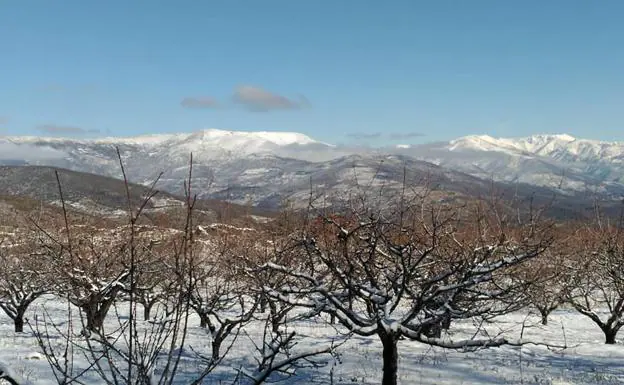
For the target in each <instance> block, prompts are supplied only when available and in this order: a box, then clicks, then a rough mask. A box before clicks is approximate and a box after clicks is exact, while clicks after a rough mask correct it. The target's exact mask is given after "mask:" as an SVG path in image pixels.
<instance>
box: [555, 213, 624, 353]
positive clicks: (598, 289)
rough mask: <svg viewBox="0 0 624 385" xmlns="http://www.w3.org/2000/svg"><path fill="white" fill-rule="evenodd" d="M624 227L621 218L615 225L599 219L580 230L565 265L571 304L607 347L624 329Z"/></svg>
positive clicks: (606, 219) (605, 219)
mask: <svg viewBox="0 0 624 385" xmlns="http://www.w3.org/2000/svg"><path fill="white" fill-rule="evenodd" d="M622 224H623V222H622V218H620V219H619V220H616V221H615V223H614V222H613V221H612V220H609V218H603V217H602V216H601V215H597V218H596V221H595V222H594V223H592V224H589V225H585V226H581V228H580V229H579V231H578V232H577V234H576V236H575V238H574V246H575V250H573V252H571V253H570V255H569V256H568V259H567V261H566V264H565V267H566V269H567V271H568V274H569V275H570V276H571V282H570V288H571V290H570V291H569V294H568V296H567V300H568V302H569V303H570V304H571V305H572V306H573V307H574V308H575V309H576V310H577V311H578V312H580V313H581V314H583V315H584V316H586V317H588V318H589V319H591V320H592V321H593V322H594V323H595V324H596V325H598V327H599V328H600V330H602V332H603V333H604V335H605V343H607V344H614V343H615V342H616V336H617V333H618V331H619V330H620V329H621V328H622V326H624V264H623V263H622V261H624V234H623V232H622V230H623V227H622Z"/></svg>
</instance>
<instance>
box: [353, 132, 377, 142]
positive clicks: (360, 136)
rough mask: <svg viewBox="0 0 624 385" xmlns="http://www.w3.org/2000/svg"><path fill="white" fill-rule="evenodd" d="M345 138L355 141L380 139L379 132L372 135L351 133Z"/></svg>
mask: <svg viewBox="0 0 624 385" xmlns="http://www.w3.org/2000/svg"><path fill="white" fill-rule="evenodd" d="M347 137H348V138H351V139H355V140H367V139H377V138H380V137H381V132H373V133H366V132H353V133H350V134H347Z"/></svg>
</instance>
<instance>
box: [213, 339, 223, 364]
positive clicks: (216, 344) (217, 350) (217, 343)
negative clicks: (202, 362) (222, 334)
mask: <svg viewBox="0 0 624 385" xmlns="http://www.w3.org/2000/svg"><path fill="white" fill-rule="evenodd" d="M222 342H223V341H221V339H219V338H215V339H213V340H212V359H213V361H214V362H216V361H217V360H218V359H219V355H220V354H221V343H222Z"/></svg>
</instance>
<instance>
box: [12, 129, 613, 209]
mask: <svg viewBox="0 0 624 385" xmlns="http://www.w3.org/2000/svg"><path fill="white" fill-rule="evenodd" d="M116 146H117V147H119V149H120V151H121V153H122V155H123V157H124V162H125V164H126V167H127V171H128V175H129V176H130V178H131V180H133V181H136V182H139V183H143V184H149V183H151V182H152V181H153V180H154V178H156V177H157V176H158V175H159V174H160V173H161V172H164V174H163V176H162V180H161V181H162V184H161V188H163V189H166V190H168V191H171V192H174V193H179V192H181V191H182V186H183V181H184V179H185V178H186V177H187V172H188V167H187V166H188V162H189V155H190V154H191V153H192V154H193V159H194V175H193V177H194V180H195V187H196V188H197V189H198V191H197V193H199V194H200V195H201V196H204V197H215V198H228V199H234V200H235V201H239V202H240V203H243V202H247V201H248V200H249V199H251V201H253V202H256V203H266V202H273V203H274V204H279V202H280V201H281V199H283V198H284V197H287V196H292V195H302V196H303V195H305V194H309V187H310V186H309V183H310V178H311V176H312V175H330V174H331V175H334V174H335V173H336V172H337V171H336V170H337V167H339V168H344V161H343V162H342V163H341V162H339V161H340V160H341V159H342V160H346V161H347V162H351V161H352V159H353V158H351V157H352V156H353V155H358V156H359V157H360V158H359V159H361V162H364V163H365V164H367V165H373V164H374V163H375V162H378V161H379V159H384V156H387V155H401V156H404V157H406V158H405V159H408V158H412V160H422V161H426V162H431V163H434V164H435V165H438V166H442V167H443V168H446V169H447V170H449V169H450V171H458V172H460V173H466V174H470V175H472V176H476V177H478V178H481V179H485V180H491V179H494V180H496V181H503V182H514V183H515V182H521V183H526V184H530V185H535V186H541V187H548V188H551V189H556V190H557V191H559V192H564V193H566V194H578V193H586V192H587V191H592V192H594V191H597V192H599V193H601V194H604V195H605V196H609V197H611V198H614V199H615V198H617V199H619V198H621V197H622V195H624V143H618V142H600V141H595V140H585V139H577V138H574V137H572V136H570V135H566V134H557V135H534V136H530V137H524V138H494V137H491V136H487V135H478V136H467V137H462V138H458V139H455V140H452V141H450V142H440V143H429V144H421V145H413V144H412V145H410V144H401V145H395V146H392V147H386V148H375V149H372V148H363V147H358V148H355V147H346V146H334V145H330V144H327V143H323V142H319V141H316V140H314V139H313V138H310V137H309V136H306V135H304V134H299V133H294V132H240V131H226V130H217V129H207V130H202V131H197V132H192V133H177V134H164V135H148V136H137V137H120V138H100V139H91V140H79V139H66V138H40V137H5V138H0V164H22V163H25V164H38V165H52V166H57V167H64V168H69V169H72V170H76V171H84V172H90V173H95V174H100V175H106V176H113V177H120V176H121V175H120V170H119V165H118V161H117V159H116V150H115V147H116ZM2 150H5V151H4V153H6V154H9V155H8V156H5V157H4V158H3V156H2V155H3V151H2ZM20 152H21V153H23V156H22V157H19V154H20ZM33 154H38V155H37V156H34V155H33ZM5 158H6V159H5ZM414 164H416V163H414ZM338 165H340V166H338ZM367 167H368V166H367ZM414 167H416V166H414ZM400 169H401V167H398V168H397V170H400ZM321 170H325V171H323V172H321ZM399 174H400V172H399ZM399 176H400V175H396V177H397V178H398V179H400V178H399ZM393 177H394V176H392V177H390V179H392V178H393ZM332 178H333V177H332ZM398 179H397V180H398ZM318 183H319V184H320V185H322V182H318ZM343 184H344V183H342V182H341V181H340V180H336V181H335V183H334V185H335V186H341V185H343ZM299 190H301V191H299ZM303 190H305V191H303Z"/></svg>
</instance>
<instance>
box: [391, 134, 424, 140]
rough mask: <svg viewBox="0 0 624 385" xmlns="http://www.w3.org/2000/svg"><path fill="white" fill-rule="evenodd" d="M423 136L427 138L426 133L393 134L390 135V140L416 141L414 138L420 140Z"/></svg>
mask: <svg viewBox="0 0 624 385" xmlns="http://www.w3.org/2000/svg"><path fill="white" fill-rule="evenodd" d="M422 136H425V134H424V133H422V132H393V133H391V134H388V138H390V139H397V140H400V139H414V138H420V137H422Z"/></svg>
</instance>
